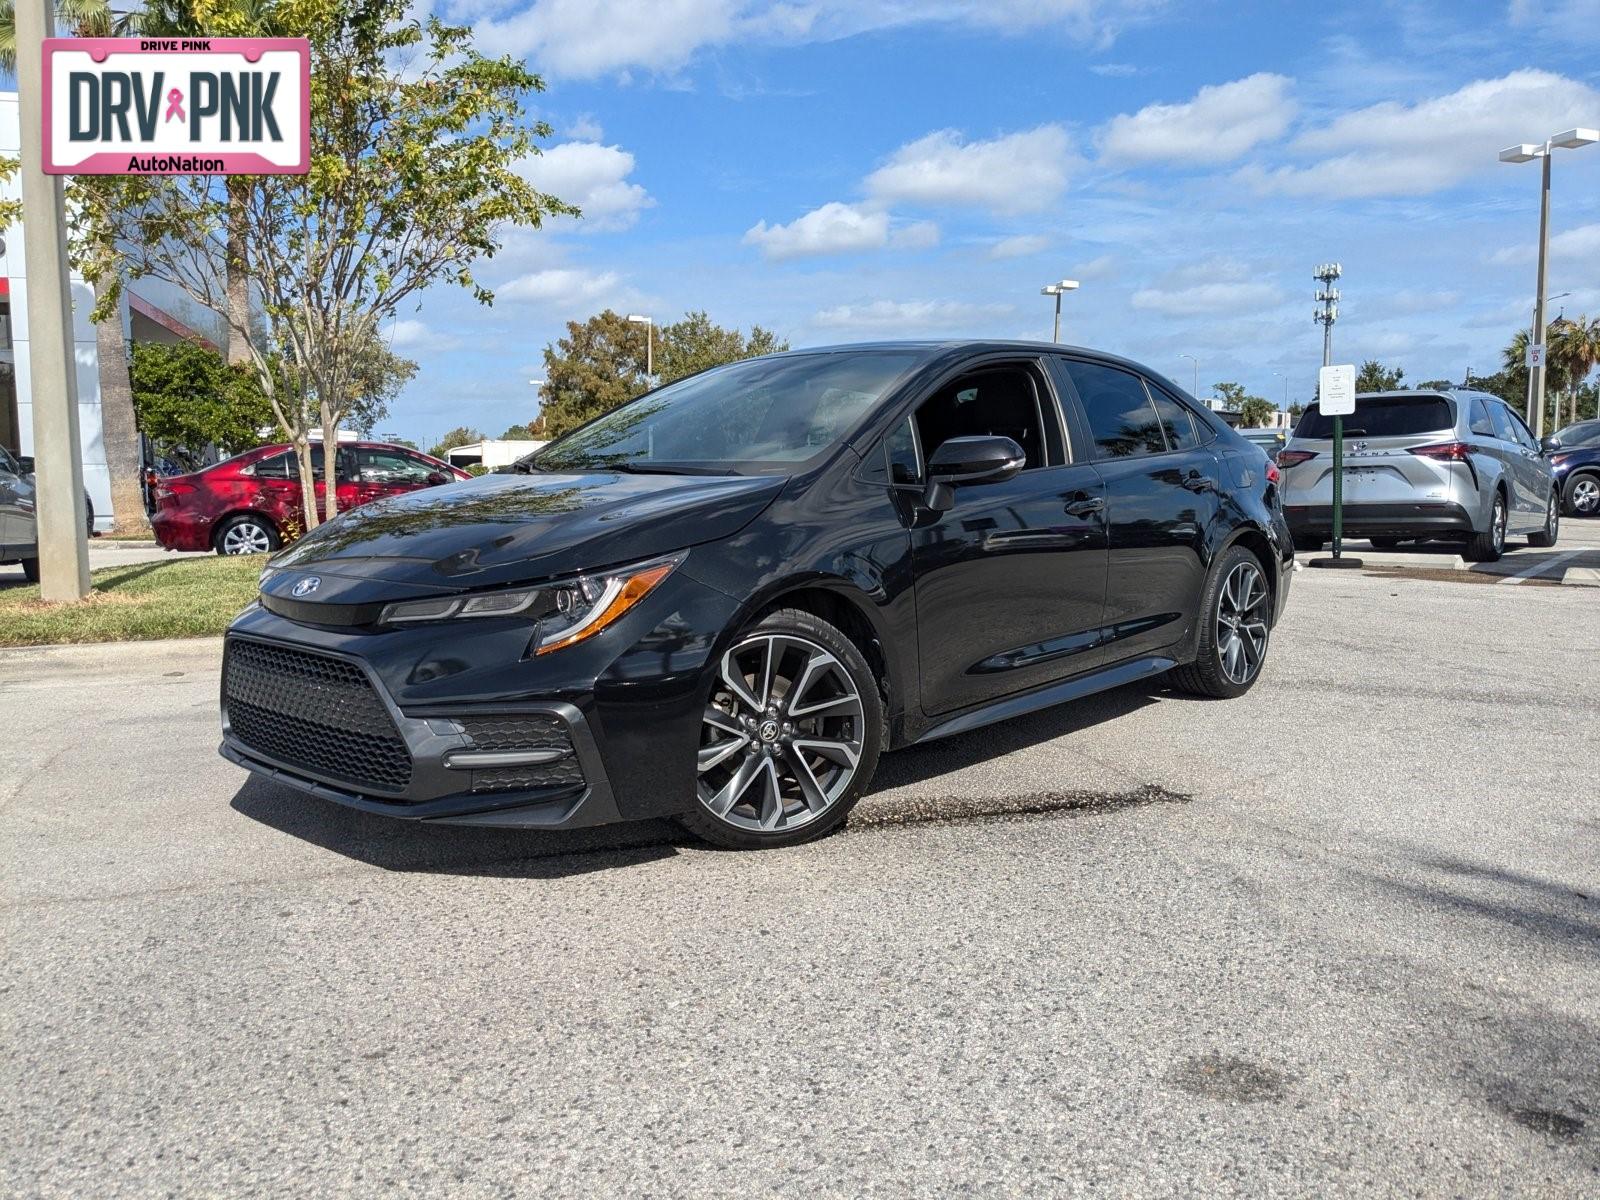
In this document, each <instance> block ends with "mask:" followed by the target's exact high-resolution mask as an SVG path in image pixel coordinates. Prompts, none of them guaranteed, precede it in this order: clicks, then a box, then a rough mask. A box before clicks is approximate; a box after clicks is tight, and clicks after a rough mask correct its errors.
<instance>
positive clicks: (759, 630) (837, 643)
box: [678, 608, 884, 850]
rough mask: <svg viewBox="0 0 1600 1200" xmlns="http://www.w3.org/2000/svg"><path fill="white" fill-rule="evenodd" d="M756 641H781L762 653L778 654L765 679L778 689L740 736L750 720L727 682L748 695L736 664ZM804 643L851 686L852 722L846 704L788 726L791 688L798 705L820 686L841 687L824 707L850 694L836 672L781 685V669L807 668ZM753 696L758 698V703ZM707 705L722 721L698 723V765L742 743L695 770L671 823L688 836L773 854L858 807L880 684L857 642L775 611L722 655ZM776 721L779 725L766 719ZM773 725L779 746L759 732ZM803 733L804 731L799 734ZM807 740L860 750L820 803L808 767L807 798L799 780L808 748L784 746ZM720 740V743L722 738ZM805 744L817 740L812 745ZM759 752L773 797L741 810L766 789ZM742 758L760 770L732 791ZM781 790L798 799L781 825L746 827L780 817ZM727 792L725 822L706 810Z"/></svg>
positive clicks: (871, 766)
mask: <svg viewBox="0 0 1600 1200" xmlns="http://www.w3.org/2000/svg"><path fill="white" fill-rule="evenodd" d="M763 637H768V638H776V639H785V640H774V641H769V642H768V643H767V646H768V649H767V651H766V653H767V654H769V655H770V654H773V653H774V650H773V649H772V647H774V646H776V647H778V649H777V650H776V651H775V653H776V659H775V660H774V661H775V663H776V665H775V666H773V667H772V668H770V673H771V674H772V675H773V677H774V679H775V680H776V681H777V682H776V683H775V684H774V685H773V686H772V687H771V688H769V689H768V691H769V693H770V694H769V695H768V696H767V697H765V699H766V700H767V701H768V702H769V707H768V708H766V709H765V710H763V709H762V707H761V706H760V705H759V704H757V705H756V706H755V708H754V710H753V711H754V713H755V715H756V716H758V717H759V716H761V715H762V713H763V712H765V713H766V714H767V717H766V719H763V720H761V721H760V725H759V726H757V725H754V724H751V725H749V727H748V729H747V730H746V731H745V732H744V733H743V734H742V735H741V734H740V733H739V728H740V726H739V722H740V721H743V720H744V719H745V717H746V716H748V715H749V714H744V713H743V712H742V710H743V709H744V708H746V707H749V706H748V704H747V703H745V702H744V701H742V700H741V699H740V698H739V697H738V696H737V695H736V694H735V693H733V691H732V689H731V688H730V687H729V685H728V684H727V683H726V680H727V679H728V673H727V672H728V671H733V672H737V673H738V674H739V678H740V680H741V681H743V682H745V683H747V684H751V685H752V686H751V689H750V690H751V691H752V692H753V690H754V683H753V676H746V675H744V673H743V671H742V669H741V667H740V662H741V661H745V660H742V659H741V658H740V657H739V655H740V654H741V653H745V654H760V653H761V651H760V650H759V649H757V648H755V645H754V644H755V643H759V642H760V640H761V639H762V638H763ZM807 645H809V646H811V647H813V648H814V649H820V650H821V651H824V652H826V655H828V656H831V659H832V663H829V664H828V665H825V666H823V667H822V668H821V669H822V670H825V671H828V672H833V671H834V670H835V664H836V667H837V669H838V670H841V671H842V672H843V673H844V675H845V676H847V677H848V683H849V685H850V687H853V689H854V692H855V697H856V698H857V699H858V700H859V716H857V714H856V710H855V707H854V706H848V705H847V707H849V708H850V711H849V712H848V713H847V714H846V715H835V716H828V717H802V718H800V719H799V720H797V721H795V722H794V723H793V725H792V726H791V724H790V722H789V721H788V719H787V718H788V716H789V713H788V704H789V703H790V700H789V697H788V691H789V689H790V688H800V687H804V688H805V693H804V695H801V696H796V697H794V699H795V700H798V701H804V700H805V699H807V698H808V697H814V696H815V695H816V692H815V688H816V687H817V686H819V685H821V686H827V685H830V684H838V687H837V689H833V688H830V690H829V691H828V692H825V693H824V694H823V698H822V702H823V703H824V704H829V703H831V700H830V698H831V697H833V696H836V695H847V694H848V692H849V688H846V687H844V686H843V681H840V680H839V677H838V676H837V675H836V674H834V675H832V676H831V678H828V679H819V680H818V683H813V684H811V685H809V686H808V685H806V684H805V682H804V681H805V680H806V678H807V672H806V668H805V667H799V668H795V669H794V670H791V677H790V678H788V679H787V680H785V679H784V678H783V671H784V670H785V669H787V666H786V665H787V664H794V663H806V664H807V665H809V663H810V661H811V660H810V659H808V658H805V659H803V658H800V657H799V656H800V655H802V654H805V653H808V652H807V651H806V650H805V646H807ZM741 647H746V648H747V649H746V650H744V651H742V652H741V651H740V648H741ZM818 661H819V662H821V661H823V660H820V659H819V660H818ZM725 664H726V670H725ZM796 674H798V676H799V678H793V677H792V676H793V675H796ZM779 684H782V685H783V689H784V690H783V692H782V693H781V694H780V693H779V692H778V685H779ZM755 698H756V699H758V700H760V699H762V697H755ZM810 707H816V702H815V701H813V703H812V705H810ZM706 708H707V712H708V714H714V715H716V716H717V717H718V718H719V719H723V720H725V721H726V722H727V723H726V724H725V725H720V726H717V725H711V724H710V723H709V722H708V724H706V725H702V727H701V735H700V740H699V743H698V746H697V749H696V753H697V757H698V758H699V759H702V760H704V759H707V758H708V757H711V756H712V755H714V752H715V751H716V750H717V749H718V748H719V747H727V746H728V745H730V743H731V742H733V741H740V740H741V739H742V743H741V745H740V746H736V747H735V748H734V749H733V750H732V751H731V752H729V753H728V754H724V755H723V756H722V757H720V758H716V759H715V765H711V766H703V767H700V769H699V771H698V772H697V777H696V790H695V804H694V808H692V809H691V810H689V811H688V812H685V813H683V814H681V815H680V816H679V817H678V821H679V823H680V824H682V825H683V827H684V828H685V829H687V830H688V831H689V832H690V833H692V834H694V835H695V836H696V837H698V838H700V839H702V840H703V841H706V842H709V843H711V844H712V845H714V846H724V847H727V848H729V849H734V850H772V849H777V848H779V847H782V846H796V845H799V844H801V843H802V842H810V841H815V840H816V839H817V838H820V837H826V836H827V835H828V834H830V833H832V832H834V831H835V830H836V829H838V828H839V827H840V826H842V825H843V824H844V822H845V818H846V817H848V816H849V815H850V810H851V809H852V808H854V807H855V805H856V801H858V800H859V799H860V798H861V794H862V792H864V791H865V790H866V788H867V785H868V784H870V783H871V782H872V775H873V772H874V771H876V770H877V767H878V755H879V753H880V751H881V750H882V748H883V736H884V721H883V699H882V697H881V695H880V694H879V691H878V680H877V678H876V676H874V674H873V673H872V669H871V668H870V667H869V666H868V665H867V660H866V659H865V657H863V655H862V653H861V650H860V649H859V648H858V647H857V646H856V645H855V643H854V642H852V641H851V640H850V639H849V638H848V637H846V636H845V635H844V634H843V633H842V632H840V631H839V630H838V629H836V628H835V627H834V626H832V625H830V624H828V622H826V621H824V620H822V619H821V618H819V617H817V616H815V615H813V614H811V613H809V612H804V611H801V610H799V609H793V608H785V609H780V610H779V611H777V612H774V613H771V614H770V615H768V616H766V617H764V618H762V619H761V620H760V621H758V622H757V623H756V624H755V625H753V626H751V627H750V628H748V629H746V630H744V631H743V632H741V633H740V635H739V636H738V637H737V638H735V639H734V642H733V644H732V646H730V647H729V649H728V651H727V653H726V654H725V655H724V656H723V662H722V663H721V664H719V666H718V673H717V678H716V681H715V682H714V684H713V686H712V690H711V694H710V695H709V696H707V698H706ZM774 717H775V718H776V720H774V719H773V718H774ZM858 720H859V722H860V725H859V728H857V727H856V726H855V725H854V722H856V721H858ZM824 721H828V722H834V725H833V726H832V728H833V730H834V732H833V733H829V732H826V731H824V726H823V722H824ZM772 724H777V725H778V726H779V728H780V730H781V731H782V732H781V735H779V736H778V740H777V741H774V740H773V735H771V734H766V735H764V734H763V732H762V729H763V727H766V726H769V725H772ZM805 726H809V727H810V728H809V729H805V728H803V727H805ZM839 729H846V730H848V733H847V734H844V735H840V734H839V733H838V732H837V731H838V730H839ZM729 730H731V731H732V736H730V735H729V733H728V731H729ZM791 731H792V732H791ZM808 733H809V734H810V736H811V738H813V739H822V738H828V739H830V740H829V742H828V744H830V745H832V744H835V743H834V742H833V741H832V740H831V739H832V738H834V737H839V736H845V737H848V738H849V739H850V740H852V741H853V742H855V743H857V744H858V746H859V749H858V750H857V751H856V762H855V766H854V768H853V774H848V775H844V776H843V777H841V776H840V775H838V774H833V775H832V783H831V784H830V785H828V786H827V787H824V788H822V792H826V791H827V790H831V787H833V786H838V787H839V788H840V790H839V791H838V792H837V794H836V795H835V796H834V798H833V799H832V800H831V801H829V802H827V803H826V804H822V802H821V799H820V796H821V792H819V791H818V790H817V789H818V787H819V783H820V781H819V779H818V776H817V775H816V768H814V767H811V766H806V768H805V769H806V775H807V778H808V780H809V782H810V784H811V786H812V789H813V790H812V792H811V793H807V792H806V789H805V787H804V785H803V784H802V782H801V780H800V775H799V766H800V765H803V763H804V754H805V751H804V750H803V749H802V748H800V747H798V746H796V745H793V744H791V742H790V738H791V737H794V738H795V739H797V740H805V739H806V735H807V734H808ZM719 735H720V738H721V739H722V740H719ZM812 744H818V743H817V742H815V741H813V742H812ZM687 750H688V748H687V747H685V751H686V752H687ZM763 755H764V756H765V758H766V759H767V760H769V761H770V762H771V764H772V765H771V767H770V768H768V769H770V771H771V772H772V780H773V784H772V787H773V788H774V791H772V792H764V793H763V796H758V797H757V798H756V801H755V802H753V803H749V804H746V803H741V800H742V798H743V797H744V796H748V795H749V794H750V792H751V791H752V790H758V789H755V788H754V784H755V781H756V779H757V778H762V779H763V782H762V787H763V788H764V787H765V786H766V784H765V780H764V777H762V776H761V774H760V772H761V770H762V769H763V768H762V767H761V766H760V764H761V763H762V761H763V758H762V756H763ZM796 756H798V757H799V760H800V761H799V762H798V763H797V762H796V761H795V759H796ZM812 758H813V759H815V760H816V762H817V763H818V764H820V765H821V767H822V769H823V770H824V772H825V775H826V774H829V773H831V772H832V771H834V770H837V771H840V772H842V771H845V770H846V769H847V768H846V767H845V765H844V764H843V763H841V762H837V761H834V760H828V759H826V758H824V757H823V756H821V755H817V754H813V755H812ZM747 760H749V761H753V762H754V763H756V764H757V766H756V767H755V769H754V770H753V772H752V773H751V775H750V776H749V780H750V782H749V783H748V784H746V785H745V787H744V788H742V789H741V788H738V787H736V786H735V784H734V779H737V778H738V777H739V775H740V771H741V770H742V768H741V767H736V766H734V765H732V764H734V763H743V762H745V761H747ZM723 773H726V774H728V775H730V776H731V778H730V779H729V780H728V781H726V782H723V781H722V774H723ZM719 785H720V786H719ZM786 786H788V787H790V788H791V789H792V791H793V792H795V793H797V795H795V796H793V797H792V798H791V799H790V800H788V803H792V804H793V805H795V812H794V813H792V814H786V815H781V816H780V817H779V818H778V821H779V824H780V827H778V828H773V829H770V830H769V829H765V828H762V829H755V828H751V827H749V825H750V823H751V822H752V821H755V820H759V819H760V818H761V817H762V816H763V815H764V814H766V813H767V812H768V811H775V812H778V813H780V814H785V812H786V810H785V803H786V802H785V799H784V789H785V787H786ZM730 788H732V789H733V793H732V802H731V803H730V805H729V807H728V809H727V811H726V814H725V815H718V814H717V813H715V812H714V811H713V808H712V807H711V806H712V805H713V804H715V803H717V802H718V801H719V800H720V799H722V798H723V797H726V796H728V795H729V789H730ZM713 791H715V795H713V794H712V793H713ZM808 794H811V795H817V796H819V800H818V806H817V807H813V806H811V805H810V803H809V802H808V801H807V800H806V799H805V796H806V795H808ZM766 799H773V800H775V801H776V803H775V805H774V806H773V807H772V809H770V810H769V808H768V806H767V804H766V802H765V800H766ZM746 808H749V809H750V810H751V811H750V813H748V814H745V813H742V811H741V810H743V809H746ZM791 821H794V822H796V824H794V825H792V826H790V827H787V828H786V827H782V826H787V825H789V823H790V822H791Z"/></svg>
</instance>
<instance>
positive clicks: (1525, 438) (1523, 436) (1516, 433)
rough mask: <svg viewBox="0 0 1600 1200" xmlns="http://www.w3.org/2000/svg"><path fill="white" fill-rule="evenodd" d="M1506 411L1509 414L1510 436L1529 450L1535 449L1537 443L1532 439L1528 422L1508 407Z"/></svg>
mask: <svg viewBox="0 0 1600 1200" xmlns="http://www.w3.org/2000/svg"><path fill="white" fill-rule="evenodd" d="M1506 411H1507V412H1508V413H1510V414H1511V433H1512V436H1513V437H1514V438H1515V439H1516V440H1517V441H1519V442H1521V443H1522V444H1523V445H1524V446H1526V447H1527V448H1528V449H1529V450H1537V449H1538V448H1539V443H1538V442H1537V441H1535V440H1534V436H1533V430H1531V429H1529V428H1528V423H1527V422H1526V421H1524V420H1523V419H1522V414H1521V413H1519V412H1516V411H1515V410H1513V409H1510V408H1507V409H1506Z"/></svg>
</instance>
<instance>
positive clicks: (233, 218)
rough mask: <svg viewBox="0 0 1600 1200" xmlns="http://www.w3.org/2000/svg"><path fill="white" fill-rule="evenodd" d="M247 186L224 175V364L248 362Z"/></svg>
mask: <svg viewBox="0 0 1600 1200" xmlns="http://www.w3.org/2000/svg"><path fill="white" fill-rule="evenodd" d="M249 188H250V184H249V182H248V181H247V180H245V178H244V177H243V176H240V175H230V176H228V245H227V250H226V254H227V264H228V280H227V282H228V311H227V313H226V314H224V315H225V316H226V317H227V319H228V362H229V363H230V364H234V365H236V364H239V363H248V362H249V361H250V342H249V334H248V332H247V331H248V330H249V328H250V269H249V258H248V256H249V248H250V242H249V236H248V233H249V214H248V212H247V211H246V209H245V204H246V203H247V199H248V195H249Z"/></svg>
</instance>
